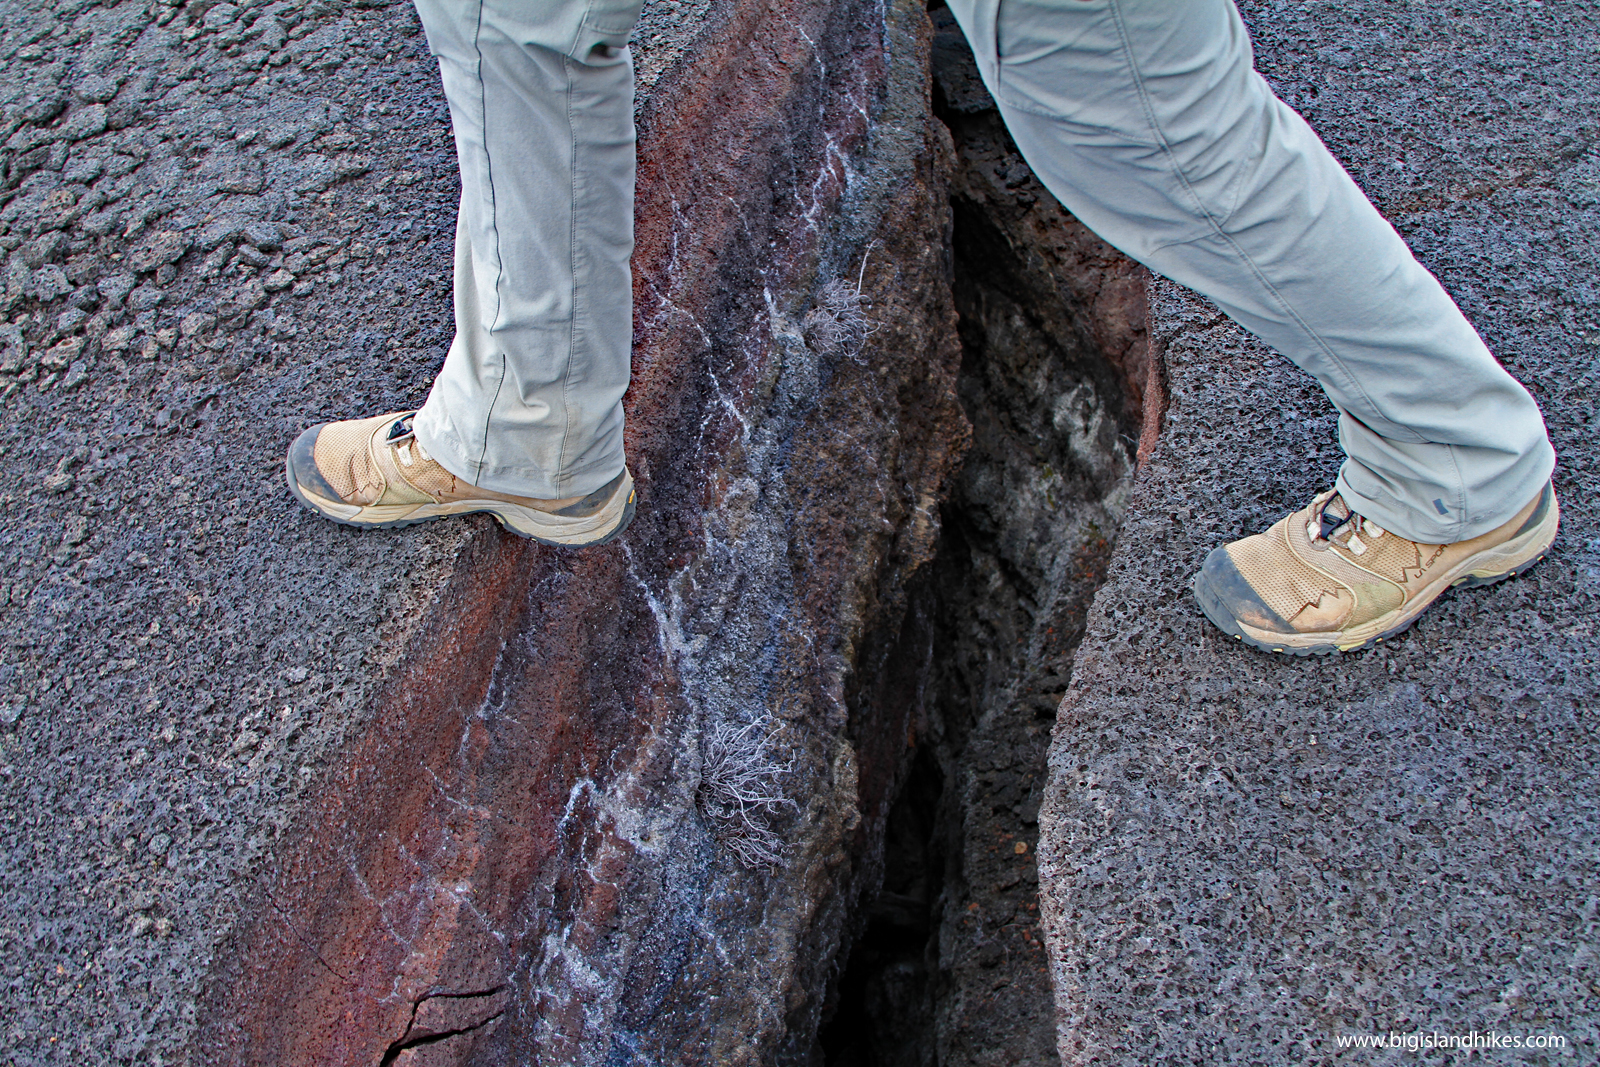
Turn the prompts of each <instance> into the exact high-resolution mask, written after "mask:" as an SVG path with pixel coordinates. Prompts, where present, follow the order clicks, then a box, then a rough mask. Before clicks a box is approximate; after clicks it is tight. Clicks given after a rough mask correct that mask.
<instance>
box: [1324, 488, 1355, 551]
mask: <svg viewBox="0 0 1600 1067" xmlns="http://www.w3.org/2000/svg"><path fill="white" fill-rule="evenodd" d="M1352 518H1354V515H1353V514H1352V513H1351V511H1350V508H1349V507H1348V506H1347V505H1346V504H1345V502H1344V498H1343V497H1341V496H1340V495H1339V494H1338V493H1335V494H1333V497H1332V498H1331V499H1329V501H1328V502H1327V503H1326V504H1324V505H1322V532H1321V537H1322V540H1324V541H1326V540H1328V539H1329V538H1331V537H1332V536H1333V535H1334V534H1336V533H1338V532H1339V529H1340V528H1341V527H1342V526H1344V524H1345V523H1347V522H1349V521H1350V520H1351V519H1352Z"/></svg>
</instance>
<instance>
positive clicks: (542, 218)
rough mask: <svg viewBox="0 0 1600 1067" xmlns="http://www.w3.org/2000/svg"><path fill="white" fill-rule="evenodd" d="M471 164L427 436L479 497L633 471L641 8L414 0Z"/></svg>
mask: <svg viewBox="0 0 1600 1067" xmlns="http://www.w3.org/2000/svg"><path fill="white" fill-rule="evenodd" d="M416 4H417V10H418V12H419V14H420V15H421V17H422V22H423V26H424V28H425V29H426V30H427V34H428V45H429V48H430V50H431V51H432V52H433V54H434V55H435V56H437V57H438V59H439V67H440V71H441V73H442V75H443V79H444V88H445V96H446V98H447V99H448V100H449V103H450V119H451V124H452V126H453V128H454V131H455V137H456V148H457V152H458V155H459V158H460V164H461V213H460V217H459V220H458V223H457V228H456V277H455V305H456V337H455V341H454V343H453V344H452V345H451V346H450V352H449V355H448V356H447V357H446V358H445V364H444V368H443V370H441V371H440V373H439V377H438V379H437V380H436V381H435V382H434V385H433V390H432V392H431V393H430V394H429V396H428V400H427V403H426V404H424V405H423V407H422V410H421V411H420V412H418V414H417V418H416V423H415V428H416V434H417V438H418V440H419V441H421V442H422V444H423V446H424V447H425V448H426V449H427V451H428V452H429V453H430V454H431V455H432V456H433V457H434V458H435V459H437V460H438V461H439V462H440V463H441V464H442V465H443V466H444V467H445V468H447V469H448V470H449V471H451V472H452V473H453V474H455V475H457V476H458V477H460V478H463V479H465V480H466V481H468V482H470V483H472V484H473V485H476V486H479V487H482V488H486V489H492V490H496V491H499V492H502V493H511V494H516V495H519V496H525V497H536V498H546V499H554V498H564V497H571V496H579V495H582V494H585V493H589V492H591V491H593V490H595V489H597V488H599V487H600V486H602V485H604V484H605V483H607V482H609V481H610V480H611V479H613V478H615V477H616V475H617V473H618V472H619V471H621V470H622V468H623V451H622V394H623V391H624V390H626V389H627V387H628V374H629V361H630V354H631V344H632V325H633V316H632V294H633V288H632V277H631V274H630V272H629V262H628V261H629V256H630V255H631V254H632V250H633V179H634V128H633V66H632V61H631V57H630V55H629V52H628V48H627V44H628V36H629V34H631V33H632V31H633V26H634V23H635V22H636V21H637V19H638V15H639V8H640V0H622V2H618V0H609V2H585V3H572V2H566V3H541V4H527V3H518V2H516V0H471V2H460V0H416Z"/></svg>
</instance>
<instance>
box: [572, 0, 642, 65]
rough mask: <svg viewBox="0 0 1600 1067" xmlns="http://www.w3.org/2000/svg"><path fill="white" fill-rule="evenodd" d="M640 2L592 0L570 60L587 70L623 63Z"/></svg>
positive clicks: (635, 24)
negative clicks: (585, 67)
mask: <svg viewBox="0 0 1600 1067" xmlns="http://www.w3.org/2000/svg"><path fill="white" fill-rule="evenodd" d="M643 8H644V0H594V2H593V3H591V4H590V5H589V10H588V12H587V13H586V14H585V15H584V17H583V25H582V26H581V27H580V28H579V30H578V39H577V42H576V44H575V45H574V47H573V50H572V58H573V59H575V60H577V61H578V62H580V63H586V64H588V65H590V66H609V65H611V64H615V63H621V62H624V60H625V56H624V49H626V48H627V47H628V39H629V38H630V37H632V36H633V28H634V27H635V26H637V25H638V23H639V12H640V11H641V10H642V9H643Z"/></svg>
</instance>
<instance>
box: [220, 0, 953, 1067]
mask: <svg viewBox="0 0 1600 1067" xmlns="http://www.w3.org/2000/svg"><path fill="white" fill-rule="evenodd" d="M779 7H780V6H779V5H775V4H767V3H759V2H745V3H738V4H732V5H728V6H727V7H726V8H722V9H719V13H718V14H717V15H716V16H715V17H714V18H713V19H712V20H711V22H710V23H709V24H708V25H707V26H706V27H705V29H704V30H703V31H702V33H701V36H700V37H699V38H698V39H697V41H696V42H695V43H694V44H693V45H691V46H690V47H689V48H688V49H686V50H685V52H684V53H683V56H682V58H680V60H679V61H678V62H677V64H676V65H675V66H673V67H671V68H669V69H668V70H667V71H666V72H665V73H664V74H663V75H662V76H661V78H660V79H659V81H657V82H656V84H655V86H654V89H653V91H652V92H651V94H650V95H649V97H648V99H647V100H646V102H645V105H644V108H643V111H642V114H641V122H640V125H641V148H640V155H641V167H640V178H639V187H638V188H639V200H638V219H639V226H638V239H639V247H638V252H637V254H636V259H635V278H636V281H635V287H636V308H637V311H636V316H637V318H636V328H637V329H636V333H637V345H636V357H635V381H634V385H633V388H632V390H631V392H630V394H629V398H628V404H629V414H630V419H631V422H630V455H631V457H632V462H633V464H634V469H635V473H636V475H637V476H638V478H639V481H640V485H641V496H642V501H643V505H642V508H641V511H640V516H639V519H638V520H637V522H636V524H635V525H634V527H633V528H632V530H631V531H630V532H629V534H628V535H627V536H626V537H625V538H624V539H623V540H622V541H620V542H619V543H617V544H616V545H614V546H613V547H611V548H608V549H604V550H596V551H591V552H585V553H561V552H556V551H552V550H547V549H543V548H539V547H536V546H529V545H526V544H523V543H521V542H517V541H514V540H511V539H509V538H508V537H506V536H504V535H502V534H500V533H499V532H498V531H497V530H496V529H493V528H491V527H488V526H485V527H483V528H482V529H480V530H479V531H478V533H477V535H476V536H475V537H474V538H473V539H472V540H471V541H470V543H469V544H468V545H467V547H466V548H465V549H464V550H463V554H462V556H461V558H460V560H459V561H458V563H457V565H456V568H455V572H454V576H453V578H452V579H451V580H450V583H449V585H448V587H447V588H446V589H445V591H444V592H443V593H442V594H441V595H440V596H439V597H438V598H437V599H436V601H435V602H434V604H433V606H432V608H431V609H429V610H430V614H429V615H428V617H427V619H426V620H425V621H424V622H423V623H422V624H421V625H420V626H419V627H418V628H417V630H416V635H415V636H414V637H413V638H412V639H411V642H410V644H409V646H408V647H407V649H406V651H405V653H404V655H403V656H402V657H401V658H400V660H399V662H398V664H397V666H396V667H395V668H394V670H393V673H392V676H391V677H390V679H389V680H388V682H387V683H386V684H385V685H384V687H383V689H382V691H381V693H380V696H379V697H378V699H377V701H376V709H375V714H374V715H373V718H372V720H371V723H370V725H369V726H368V728H367V729H366V731H365V733H364V734H363V735H362V736H361V737H360V738H359V739H358V740H357V741H356V742H355V743H354V745H353V747H352V748H351V749H350V750H349V751H348V752H347V753H346V754H345V755H344V756H343V757H342V758H341V761H340V763H341V766H340V769H339V770H337V771H335V772H333V773H331V774H330V775H329V776H328V777H327V778H326V780H325V781H324V782H323V783H322V785H321V787H320V788H319V789H317V790H316V791H315V799H314V800H313V801H312V802H311V803H309V804H308V805H307V806H306V807H305V809H304V814H303V816H302V817H301V821H300V825H299V827H298V829H296V830H295V831H294V832H293V833H291V834H290V835H289V836H288V838H287V839H286V841H287V843H286V845H285V846H284V847H283V848H282V850H281V852H280V856H279V860H278V862H277V863H276V864H275V866H274V867H273V868H272V869H271V870H270V871H268V872H267V873H266V876H265V878H264V880H263V882H262V885H261V888H260V897H259V905H258V906H257V907H256V908H255V910H254V913H253V915H252V917H251V918H250V919H249V920H248V921H246V922H245V923H243V924H241V926H240V927H239V929H238V930H237V931H236V933H235V935H234V936H233V938H232V940H231V941H230V942H229V943H228V944H226V945H225V946H224V948H223V951H222V952H221V953H220V954H219V960H220V962H219V965H218V967H217V970H216V973H215V977H214V982H213V983H212V986H211V988H210V990H209V991H208V993H207V995H206V997H205V998H204V1001H203V1004H202V1023H201V1028H200V1031H199V1036H198V1038H197V1044H198V1047H199V1049H200V1050H201V1051H202V1055H203V1056H204V1057H205V1058H207V1059H210V1060H212V1061H215V1062H219V1063H260V1064H266V1063H273V1064H325V1063H349V1064H366V1063H370V1064H377V1063H380V1062H387V1063H396V1064H398V1063H407V1064H419V1065H420V1064H444V1063H451V1064H455V1063H464V1062H469V1061H470V1062H473V1063H511V1062H516V1063H549V1064H556V1063H561V1064H566V1063H600V1062H632V1061H633V1060H634V1059H635V1058H637V1059H638V1060H640V1061H650V1062H677V1063H741V1062H751V1063H754V1062H764V1061H768V1060H771V1059H772V1058H774V1056H777V1055H780V1054H781V1053H782V1052H783V1050H785V1049H788V1050H790V1051H794V1050H796V1049H803V1048H805V1047H807V1046H808V1045H809V1042H810V1041H811V1039H812V1035H813V1034H814V1032H815V1028H816V1024H817V1019H818V1015H819V1012H820V1009H821V994H822V991H823V988H824V986H825V984H826V976H827V974H828V972H829V969H830V967H831V966H832V964H833V960H834V957H835V954H836V950H837V948H838V946H839V944H840V941H841V938H842V937H843V935H844V922H845V918H844V917H845V915H846V913H847V911H848V909H849V907H850V905H851V903H852V902H853V900H854V899H855V896H856V895H857V894H858V893H859V892H860V890H861V888H862V885H863V884H864V882H865V881H866V880H867V879H868V877H869V875H870V873H871V872H872V871H873V870H874V869H875V868H874V866H873V864H874V862H875V861H874V851H875V849H877V848H879V847H881V837H882V821H883V815H884V812H885V810H886V808H887V805H888V802H889V799H890V798H891V797H892V796H893V793H894V789H895V785H896V783H897V781H898V778H899V775H900V774H901V773H902V766H903V764H904V750H905V746H906V735H907V729H906V726H907V716H908V715H909V706H910V699H911V698H910V695H909V694H896V693H890V694H888V695H887V696H883V697H880V698H876V699H874V700H873V701H871V702H863V701H860V700H855V701H854V703H853V702H852V701H853V698H852V697H851V695H850V694H851V693H852V692H853V689H854V687H853V681H852V680H853V678H854V677H855V675H856V672H857V670H858V668H859V667H860V657H861V652H860V650H861V649H862V648H863V647H864V646H866V645H870V644H872V642H873V641H874V640H875V639H874V637H873V635H874V634H879V633H893V632H895V631H896V630H897V629H898V628H899V618H900V616H901V614H903V611H904V594H903V587H904V583H905V580H906V578H907V576H908V575H909V574H910V573H911V572H912V571H914V570H915V569H916V568H917V567H918V566H919V565H920V564H922V563H923V562H925V561H926V560H927V559H928V558H929V557H930V555H931V553H932V548H933V542H934V537H935V534H936V531H937V522H936V519H935V515H936V513H937V512H936V507H937V502H938V500H939V498H940V494H941V492H942V490H943V487H944V483H945V480H946V477H947V475H948V473H949V472H950V470H951V468H952V466H953V464H954V463H955V462H956V460H957V458H958V455H959V451H960V449H961V447H962V442H963V441H964V438H965V433H966V426H965V422H964V420H963V418H962V416H961V413H960V409H959V407H958V405H957V404H956V401H955V397H954V393H953V382H954V377H955V373H956V368H957V364H958V361H959V352H958V350H957V347H956V340H955V333H954V312H953V309H952V304H951V297H950V279H949V266H948V262H947V258H946V253H945V249H946V247H947V233H946V229H947V226H948V207H947V200H946V195H947V194H946V191H945V184H944V183H945V169H946V167H947V165H948V164H947V161H946V153H947V149H946V148H945V142H944V140H943V139H942V130H940V128H939V127H938V126H937V125H936V124H934V123H933V122H932V120H931V118H930V114H929V109H928V87H927V84H926V50H927V42H928V37H929V31H928V26H927V21H926V16H925V15H924V14H923V12H922V10H921V8H920V6H918V5H916V4H906V3H902V4H898V5H894V6H892V7H890V8H888V9H887V10H886V11H885V10H883V9H880V8H878V7H877V6H876V5H872V4H866V3H853V4H843V5H830V4H827V3H823V2H821V0H815V2H812V3H802V4H797V5H781V10H780V9H779ZM858 279H859V280H860V283H861V287H860V291H859V293H858V292H857V291H856V284H857V281H858Z"/></svg>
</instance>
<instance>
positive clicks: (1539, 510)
mask: <svg viewBox="0 0 1600 1067" xmlns="http://www.w3.org/2000/svg"><path fill="white" fill-rule="evenodd" d="M1560 516H1561V509H1560V506H1559V505H1558V504H1557V503H1556V496H1555V490H1554V489H1553V488H1552V487H1551V486H1549V485H1546V486H1545V487H1544V491H1543V492H1541V493H1540V494H1539V495H1538V496H1537V497H1535V498H1534V499H1533V500H1532V501H1530V502H1529V503H1528V504H1527V506H1526V507H1524V508H1523V509H1522V510H1521V511H1519V512H1517V514H1516V515H1514V516H1512V518H1511V520H1510V521H1509V522H1507V523H1505V524H1504V525H1503V526H1500V527H1498V528H1497V529H1494V530H1490V531H1489V532H1488V533H1486V534H1483V535H1481V536H1479V537H1474V538H1473V539H1472V540H1470V541H1462V542H1460V543H1458V544H1453V545H1427V544H1418V543H1417V542H1415V541H1407V540H1406V539H1405V538H1403V537H1401V536H1400V535H1399V534H1395V533H1391V532H1389V531H1387V530H1384V529H1383V528H1381V527H1380V526H1378V525H1377V524H1376V523H1374V522H1372V521H1370V520H1368V519H1364V518H1362V517H1361V516H1360V515H1355V514H1352V513H1351V512H1350V509H1349V508H1347V507H1346V506H1345V503H1344V500H1343V499H1342V498H1341V497H1340V496H1339V494H1338V493H1337V492H1336V491H1333V490H1329V491H1328V492H1326V493H1323V494H1321V495H1320V496H1318V497H1317V498H1316V499H1315V500H1313V501H1312V502H1311V505H1310V507H1307V508H1306V509H1305V510H1303V511H1297V512H1295V513H1294V514H1293V515H1290V516H1288V517H1287V518H1285V519H1282V520H1280V521H1278V522H1277V523H1275V524H1274V525H1273V526H1272V528H1271V529H1269V530H1267V531H1266V532H1265V533H1259V534H1255V535H1254V536H1252V537H1246V538H1244V539H1243V540H1240V541H1234V542H1232V543H1231V544H1227V545H1223V546H1222V547H1220V548H1214V549H1212V550H1211V554H1210V555H1209V556H1207V557H1206V561H1205V564H1204V566H1202V567H1201V568H1200V573H1199V574H1197V575H1195V579H1194V595H1195V599H1196V600H1198V601H1199V602H1200V609H1201V610H1202V611H1204V612H1205V613H1206V618H1208V619H1210V620H1211V621H1212V622H1214V623H1216V624H1217V625H1218V626H1219V627H1221V628H1222V629H1223V630H1225V631H1227V632H1228V633H1230V634H1232V635H1233V636H1234V638H1235V639H1236V640H1239V641H1243V642H1245V643H1247V644H1251V645H1254V646H1255V647H1257V648H1260V649H1265V650H1267V651H1270V652H1287V653H1291V654H1293V655H1296V656H1309V655H1312V654H1319V655H1320V654H1322V653H1326V652H1351V651H1354V650H1356V649H1359V648H1366V647H1368V646H1369V645H1374V644H1377V643H1378V642H1380V641H1382V640H1384V639H1385V638H1388V637H1392V636H1394V635H1395V634H1397V633H1399V632H1400V631H1402V630H1404V629H1405V628H1406V627H1408V626H1410V625H1411V624H1412V623H1413V622H1415V621H1416V619H1417V616H1418V615H1421V614H1422V612H1423V611H1424V610H1425V609H1426V608H1427V607H1428V605H1429V604H1432V603H1433V602H1434V601H1435V600H1437V599H1438V597H1439V594H1441V593H1443V592H1444V591H1445V590H1446V589H1449V588H1450V587H1452V586H1457V585H1489V584H1492V583H1494V582H1498V581H1500V580H1502V579H1504V578H1511V577H1514V576H1515V575H1518V574H1520V573H1522V572H1523V571H1524V570H1526V569H1527V568H1528V567H1530V566H1532V565H1533V564H1535V563H1537V562H1538V561H1539V560H1541V559H1543V558H1544V554H1545V552H1547V551H1548V550H1549V548H1550V545H1551V543H1552V542H1554V541H1555V539H1556V527H1557V524H1558V523H1559V521H1560Z"/></svg>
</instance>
